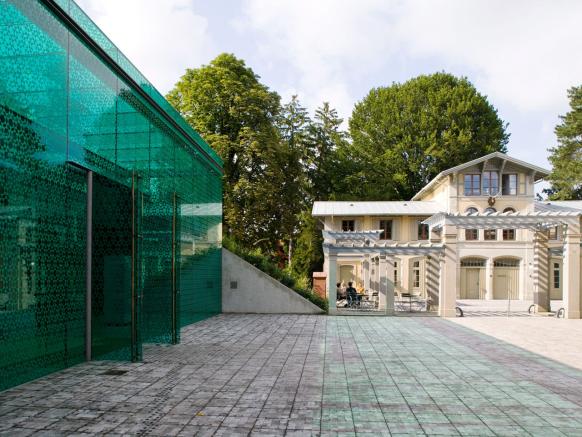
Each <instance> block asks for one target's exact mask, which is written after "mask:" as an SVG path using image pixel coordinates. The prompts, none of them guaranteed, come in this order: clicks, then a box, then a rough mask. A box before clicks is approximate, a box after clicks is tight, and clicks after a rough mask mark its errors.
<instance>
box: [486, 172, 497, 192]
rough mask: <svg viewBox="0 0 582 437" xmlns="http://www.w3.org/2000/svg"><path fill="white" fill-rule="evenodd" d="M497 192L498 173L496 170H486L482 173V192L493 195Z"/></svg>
mask: <svg viewBox="0 0 582 437" xmlns="http://www.w3.org/2000/svg"><path fill="white" fill-rule="evenodd" d="M497 193H499V174H497V172H496V171H486V172H484V173H483V194H484V195H486V196H495V195H496V194H497Z"/></svg>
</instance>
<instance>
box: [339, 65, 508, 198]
mask: <svg viewBox="0 0 582 437" xmlns="http://www.w3.org/2000/svg"><path fill="white" fill-rule="evenodd" d="M349 126H350V134H351V137H352V143H351V144H349V145H348V146H347V147H346V148H344V149H343V150H340V151H339V154H340V156H341V158H342V168H341V171H342V172H344V173H347V174H348V176H347V177H346V178H345V179H344V180H343V181H341V183H340V185H339V186H338V187H336V190H337V192H339V194H340V197H343V198H352V199H359V200H363V199H370V200H399V199H409V198H411V197H412V196H413V195H414V194H415V193H416V192H418V191H419V190H420V189H421V188H422V187H423V186H425V185H426V184H427V183H428V182H429V181H430V180H431V179H432V178H433V177H435V176H436V175H437V174H438V173H439V172H440V171H442V170H444V169H446V168H450V167H452V166H454V165H457V164H460V163H462V162H466V161H469V160H471V159H474V158H477V157H479V156H482V155H484V154H487V153H491V152H494V151H501V152H505V151H506V144H507V142H508V139H509V135H508V134H507V132H506V124H504V123H503V121H502V120H501V119H500V118H499V117H498V115H497V111H496V110H495V108H493V106H492V105H491V104H490V103H489V102H488V101H487V99H486V97H485V96H483V95H481V94H479V93H478V92H477V90H476V89H475V87H474V86H473V85H472V84H471V83H470V82H469V81H468V80H467V79H466V78H457V77H455V76H452V75H450V74H447V73H436V74H432V75H423V76H419V77H416V78H414V79H411V80H409V81H407V82H405V83H402V84H399V83H395V84H393V85H391V86H388V87H380V88H374V89H372V90H371V91H370V93H369V94H368V95H367V96H366V97H365V98H364V99H363V100H362V101H361V102H359V103H357V104H356V106H355V108H354V111H353V113H352V118H351V119H350V123H349ZM343 193H345V194H343Z"/></svg>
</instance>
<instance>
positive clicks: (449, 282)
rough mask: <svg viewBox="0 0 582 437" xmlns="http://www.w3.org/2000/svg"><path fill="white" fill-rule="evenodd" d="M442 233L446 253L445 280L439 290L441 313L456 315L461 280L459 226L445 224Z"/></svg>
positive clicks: (443, 272)
mask: <svg viewBox="0 0 582 437" xmlns="http://www.w3.org/2000/svg"><path fill="white" fill-rule="evenodd" d="M442 235H443V243H444V247H445V255H444V265H443V271H441V275H442V276H443V281H442V282H441V289H440V290H439V301H440V306H439V315H440V316H441V317H455V316H456V310H455V307H456V306H457V294H458V290H459V282H460V274H459V268H458V266H457V228H456V227H454V226H451V225H445V226H443V230H442Z"/></svg>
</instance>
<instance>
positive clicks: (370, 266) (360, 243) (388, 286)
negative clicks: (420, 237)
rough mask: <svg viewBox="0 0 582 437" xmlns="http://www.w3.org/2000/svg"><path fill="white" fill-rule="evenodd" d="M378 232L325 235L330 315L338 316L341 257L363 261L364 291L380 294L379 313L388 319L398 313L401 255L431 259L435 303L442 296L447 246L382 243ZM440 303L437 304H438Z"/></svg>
mask: <svg viewBox="0 0 582 437" xmlns="http://www.w3.org/2000/svg"><path fill="white" fill-rule="evenodd" d="M381 233H382V231H381V230H378V231H356V232H341V231H337V232H336V231H323V237H324V239H325V240H324V241H325V242H324V244H323V251H324V253H325V255H326V258H327V269H328V271H327V278H328V284H327V285H328V296H329V312H330V314H334V313H335V312H336V310H337V309H336V299H337V290H336V285H335V281H334V280H332V279H331V278H335V277H336V276H337V261H338V258H339V257H342V256H343V257H346V256H348V257H349V256H354V255H357V256H359V257H362V258H363V261H362V267H363V276H364V278H363V280H364V287H365V288H366V289H369V290H373V291H377V292H378V309H379V310H380V311H383V312H384V313H385V314H387V315H391V314H393V313H394V282H393V280H392V279H393V274H392V272H394V257H395V256H399V255H411V256H424V257H426V259H427V261H428V262H427V269H426V273H427V280H426V282H427V288H428V290H429V293H431V292H432V295H433V296H434V298H435V300H437V299H438V295H439V288H440V287H439V283H440V281H439V270H440V269H439V262H440V261H439V260H440V259H441V258H442V254H443V252H444V246H443V245H442V244H440V243H432V242H426V243H423V242H419V243H390V242H386V241H380V234H381ZM435 303H436V302H435Z"/></svg>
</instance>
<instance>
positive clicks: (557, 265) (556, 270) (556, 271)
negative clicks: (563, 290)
mask: <svg viewBox="0 0 582 437" xmlns="http://www.w3.org/2000/svg"><path fill="white" fill-rule="evenodd" d="M553 270H554V277H553V278H552V283H553V286H554V289H559V288H560V281H561V279H562V278H561V273H560V263H554V268H553Z"/></svg>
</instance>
